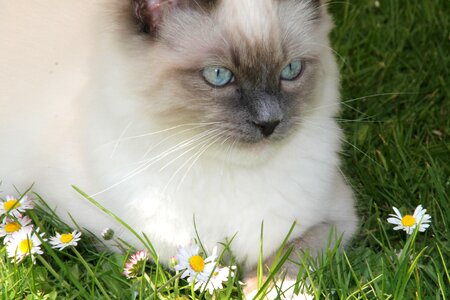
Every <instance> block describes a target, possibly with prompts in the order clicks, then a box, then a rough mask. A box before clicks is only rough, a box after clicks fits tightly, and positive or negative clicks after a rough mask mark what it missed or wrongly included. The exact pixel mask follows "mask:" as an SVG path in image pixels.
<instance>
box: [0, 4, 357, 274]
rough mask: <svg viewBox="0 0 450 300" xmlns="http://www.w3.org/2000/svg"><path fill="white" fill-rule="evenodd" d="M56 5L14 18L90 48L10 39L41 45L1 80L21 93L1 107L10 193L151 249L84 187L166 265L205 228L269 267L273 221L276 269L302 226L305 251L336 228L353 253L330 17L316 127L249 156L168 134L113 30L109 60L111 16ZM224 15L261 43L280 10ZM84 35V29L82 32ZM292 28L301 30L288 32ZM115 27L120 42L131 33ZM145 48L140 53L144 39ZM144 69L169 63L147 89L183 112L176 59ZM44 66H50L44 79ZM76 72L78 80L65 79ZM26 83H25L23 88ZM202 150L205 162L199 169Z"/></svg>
mask: <svg viewBox="0 0 450 300" xmlns="http://www.w3.org/2000/svg"><path fill="white" fill-rule="evenodd" d="M16 2H17V1H16ZM54 2H55V3H53V6H52V8H51V9H48V7H44V8H43V7H42V5H41V4H36V3H35V4H32V6H33V7H32V9H28V7H29V5H31V4H25V3H20V2H17V4H6V3H3V4H2V5H3V6H6V9H8V8H9V10H13V8H14V5H16V6H15V8H17V7H20V6H21V5H22V6H23V7H22V11H24V10H25V12H26V13H25V14H24V18H29V20H30V22H31V21H33V22H38V23H39V24H41V23H44V21H45V20H46V17H53V18H54V20H49V21H48V23H47V24H51V25H58V26H62V27H63V28H64V29H67V30H69V28H72V29H70V30H72V31H77V33H78V34H79V36H80V39H78V40H72V39H71V38H70V34H68V35H67V36H66V35H64V36H60V37H59V38H60V39H59V40H56V39H54V38H52V37H51V36H48V32H45V30H44V31H41V32H39V33H36V32H34V34H35V35H34V36H33V35H32V34H28V33H26V31H25V30H24V32H21V31H20V30H16V31H14V30H12V31H9V32H6V33H5V32H2V35H3V36H5V35H6V36H7V37H8V38H9V40H10V41H11V43H13V42H15V41H17V40H21V39H26V40H27V41H28V43H30V45H29V46H18V47H17V48H20V49H16V47H13V48H12V50H11V51H9V52H7V51H6V50H5V49H3V50H0V51H1V53H0V54H1V55H0V56H1V58H0V62H1V64H6V65H8V66H9V67H8V68H7V70H8V72H9V74H4V73H2V74H1V77H0V82H1V83H2V84H3V85H5V86H9V88H8V89H6V91H7V92H6V94H5V93H4V92H2V93H1V95H0V96H1V98H0V105H1V106H0V107H1V109H0V138H1V142H2V146H1V147H0V180H1V181H2V182H3V184H2V189H3V190H4V191H5V192H11V191H12V190H13V189H12V185H16V186H17V187H18V188H19V189H20V190H24V189H25V188H26V187H28V186H29V185H31V184H32V183H33V182H34V183H35V188H34V190H35V191H37V192H39V193H40V194H41V195H42V196H43V198H44V199H46V200H47V201H48V202H49V203H50V205H51V206H53V207H55V208H56V209H57V213H58V214H59V215H60V216H61V217H63V218H65V219H66V220H67V219H68V218H67V214H66V213H67V212H70V214H71V215H72V216H73V217H74V218H75V220H77V222H78V224H80V225H81V226H83V227H86V228H88V229H89V230H91V231H93V232H94V233H97V234H99V233H100V232H101V231H102V230H104V229H105V228H107V227H111V228H114V230H115V231H116V233H117V234H118V235H119V236H120V237H121V238H123V239H125V240H127V241H130V242H132V244H133V245H135V246H136V247H137V248H139V247H140V245H139V243H138V242H137V241H136V240H135V239H134V238H133V237H132V235H131V234H130V233H129V232H127V230H125V229H123V228H122V227H121V226H120V225H118V224H117V223H115V222H114V221H113V220H112V219H111V218H109V217H108V216H106V215H105V214H103V213H102V212H101V211H100V210H98V209H97V208H95V207H93V206H92V205H91V204H90V203H88V201H86V200H84V199H82V198H81V197H80V196H79V195H77V194H76V193H75V192H74V191H73V190H72V188H71V185H72V184H74V185H77V186H78V187H80V188H81V189H82V190H84V191H85V192H87V193H88V194H90V195H93V196H94V198H95V199H97V200H98V201H99V202H100V203H102V205H104V206H105V207H107V208H108V209H110V210H111V211H112V212H114V213H115V214H117V215H118V216H119V217H121V218H122V219H123V220H124V221H125V222H127V223H128V224H130V225H131V226H132V227H133V228H134V229H135V230H136V231H137V232H145V234H146V235H147V236H148V237H149V238H150V239H151V241H152V243H153V244H154V246H155V248H156V249H157V251H158V253H159V255H160V256H161V261H163V262H164V261H166V260H167V259H168V258H169V257H170V256H172V255H174V253H175V252H176V247H177V246H178V245H183V244H186V243H189V242H190V241H191V239H192V238H193V237H194V236H195V233H194V224H193V218H194V216H195V220H196V224H197V228H198V232H199V234H200V236H201V238H202V241H203V243H204V244H205V245H207V246H208V247H212V246H214V245H217V243H218V242H223V241H225V240H226V239H228V238H231V237H232V236H234V235H235V234H236V238H235V239H234V241H233V243H232V250H233V253H234V254H235V255H236V257H237V258H238V259H239V260H240V261H241V262H242V263H243V264H245V265H246V266H247V267H249V268H251V267H253V266H254V265H255V264H256V262H257V259H258V255H259V239H260V227H261V223H262V222H263V221H264V253H265V254H266V255H270V254H272V253H273V252H274V251H275V250H276V249H277V247H278V246H279V245H280V243H281V241H282V240H283V238H284V237H285V234H286V233H287V232H288V230H289V228H290V226H291V225H292V223H293V222H294V221H295V222H296V223H297V226H296V227H295V230H294V232H293V235H292V237H293V238H299V237H302V238H303V239H304V240H305V244H306V245H307V246H310V247H312V248H313V249H314V248H316V249H315V250H317V249H319V248H320V247H322V246H323V244H324V243H325V242H326V241H325V237H326V236H327V230H328V229H329V228H330V227H329V226H328V225H329V224H334V225H335V226H336V229H337V230H338V232H339V233H344V242H346V241H347V240H348V239H349V238H350V237H351V235H352V234H353V232H354V231H355V228H356V222H357V219H356V216H355V211H354V207H353V206H354V201H353V196H352V192H351V190H350V189H349V188H348V186H347V184H346V183H345V182H344V179H343V177H342V175H341V173H340V170H339V157H338V152H339V150H340V138H341V131H340V129H339V128H338V126H337V124H336V122H335V121H334V119H333V117H334V116H335V115H336V113H337V111H338V101H339V92H338V71H337V68H336V64H335V61H334V58H333V56H332V54H331V51H330V50H329V48H328V41H327V37H326V35H327V33H328V30H329V28H330V26H331V23H330V20H329V19H328V17H326V16H325V19H324V21H323V24H322V25H321V27H320V29H318V30H316V31H315V32H305V33H304V34H305V35H308V36H309V39H310V42H311V44H312V43H313V42H314V43H316V44H317V45H321V46H320V47H319V46H317V45H316V50H317V51H318V52H319V56H320V67H319V68H320V74H319V76H320V78H321V79H320V83H319V84H318V85H317V86H316V87H315V89H314V91H313V93H314V99H315V101H313V102H312V103H309V105H308V106H307V107H305V110H306V111H307V114H305V116H304V117H303V119H302V120H301V126H300V127H299V129H298V130H297V131H296V132H295V133H294V134H293V135H292V136H290V137H289V138H287V139H286V140H285V141H283V142H279V143H276V144H274V145H272V144H270V143H261V144H260V145H258V146H254V147H251V148H247V149H239V147H238V146H236V145H233V144H232V143H230V142H224V141H223V140H217V142H216V143H215V144H214V145H211V147H209V144H205V145H206V146H204V147H203V148H202V147H200V146H199V147H197V148H191V147H188V146H186V144H183V142H185V141H189V139H192V138H193V134H201V131H199V130H200V129H201V127H200V125H193V124H190V123H198V122H189V121H186V122H183V123H180V124H179V126H177V127H174V128H172V129H170V128H169V129H168V128H167V127H164V126H162V125H161V123H160V122H158V121H157V120H156V119H152V117H151V116H149V114H148V109H147V106H146V105H147V104H146V101H148V99H146V97H148V95H147V94H146V95H145V97H144V95H143V93H141V88H143V87H142V86H140V84H142V81H141V80H135V79H137V78H138V77H142V75H141V74H142V66H140V65H139V64H140V62H139V61H137V60H135V59H133V58H130V57H129V53H130V52H129V49H128V48H127V47H133V44H131V45H130V44H127V45H124V44H122V42H123V40H122V39H123V36H122V35H123V32H121V33H120V34H119V33H117V32H118V31H115V30H112V31H110V30H109V29H108V30H107V33H106V34H105V35H102V37H101V43H100V46H99V47H92V43H91V37H92V34H93V33H92V32H91V31H89V24H91V21H92V20H93V19H94V17H93V16H92V15H93V13H92V12H93V11H96V10H99V11H100V10H101V7H102V5H100V4H101V2H98V3H97V5H93V4H91V7H90V10H89V11H90V13H89V14H88V15H86V14H85V12H86V11H87V10H85V9H86V7H88V6H87V5H89V4H88V2H89V1H81V2H80V1H76V2H77V3H79V4H78V5H75V4H73V3H72V4H68V2H67V3H66V1H64V3H65V4H63V3H57V2H58V1H54ZM73 2H75V1H73ZM223 3H226V4H223V5H224V6H225V8H224V9H223V10H222V12H223V14H224V15H223V16H222V18H224V19H227V18H228V19H232V20H233V25H232V26H240V25H239V24H241V25H242V26H240V27H241V28H245V30H244V31H245V32H246V34H247V35H248V36H250V37H251V36H253V35H257V34H260V33H261V32H264V31H263V30H261V26H263V27H264V26H267V24H266V19H265V18H266V16H267V12H270V11H271V9H274V4H273V3H274V2H273V1H269V0H265V1H261V0H258V1H250V0H246V1H243V0H239V1H238V0H236V1H231V0H227V1H223ZM27 5H28V6H27ZM38 6H40V7H38ZM242 7H246V9H243V8H242ZM61 10H63V11H65V12H66V13H67V14H68V15H69V17H70V16H75V15H79V17H78V18H76V20H71V21H69V22H68V24H67V25H65V24H64V22H63V21H64V20H67V19H66V18H67V16H66V14H65V15H61V14H57V17H56V16H55V15H56V13H55V12H59V11H61ZM0 11H4V10H0ZM36 11H38V12H39V14H36ZM249 11H250V12H251V13H249V14H247V13H245V12H249ZM272 13H273V12H272ZM91 14H92V15H91ZM228 14H230V15H232V18H231V17H230V15H228ZM3 17H4V16H3V13H0V20H2V19H3V21H0V25H4V23H6V22H7V21H5V19H4V18H3ZM271 17H273V18H275V16H271ZM38 19H39V20H41V21H37V20H38ZM105 20H106V23H108V22H109V21H108V20H109V19H107V17H106V16H105V17H104V19H101V21H102V23H103V22H104V21H105ZM9 21H10V22H11V24H12V23H14V24H16V23H17V22H13V21H12V20H9ZM30 22H22V23H25V24H27V23H28V24H30ZM52 22H53V23H52ZM2 23H3V24H2ZM74 24H81V25H80V27H79V28H78V29H73V25H74ZM83 24H84V25H83ZM16 25H17V24H16ZM230 26H231V25H230ZM286 26H292V27H293V26H294V25H289V23H288V22H287V25H286ZM1 27H2V26H0V28H1ZM106 27H108V26H106ZM111 27H119V28H120V24H113V25H111ZM52 28H53V27H52ZM3 30H4V29H3ZM52 30H56V29H54V28H53V29H52ZM61 30H62V29H61ZM292 30H301V29H295V28H294V27H293V28H292ZM69 33H70V31H69ZM83 34H84V35H83ZM82 36H84V37H82ZM42 37H46V39H45V41H42V43H45V45H46V46H48V48H46V49H39V50H38V54H37V55H36V56H38V57H36V58H35V59H32V57H33V55H34V54H33V48H34V45H40V44H41V41H40V40H39V39H40V38H41V39H42ZM94 37H95V38H96V39H97V36H94ZM135 42H136V43H139V38H137V39H136V41H135ZM55 45H60V46H61V47H63V48H64V47H65V48H67V49H62V50H61V51H60V52H58V53H53V52H52V51H50V49H51V48H52V47H54V46H55ZM69 45H70V46H69ZM11 47H12V46H11ZM41 48H42V47H41ZM86 49H88V50H86ZM77 51H81V52H82V54H79V55H77V54H76V53H77ZM133 51H139V49H138V50H136V49H135V50H133ZM85 52H89V53H85ZM18 53H20V56H21V57H22V58H23V59H25V60H30V63H29V64H26V65H20V64H16V65H14V66H11V65H10V63H9V61H10V59H15V60H19V58H18V57H17V55H18ZM74 53H75V54H74ZM90 55H91V58H90V59H91V60H89V56H90ZM145 55H147V56H148V57H149V59H153V61H155V62H159V63H151V64H150V65H151V78H153V79H152V80H151V81H149V82H148V86H146V88H148V87H149V86H150V87H153V88H154V93H153V94H152V97H154V99H156V100H157V101H161V102H168V103H170V102H171V101H174V100H173V97H175V95H174V94H173V93H172V90H171V89H170V88H164V89H162V88H161V86H160V84H161V83H160V82H159V81H158V78H159V77H163V76H164V72H165V70H164V53H163V52H162V50H161V49H158V48H157V47H155V49H151V50H150V51H148V52H146V54H145ZM43 57H47V58H49V59H50V61H51V63H47V64H46V65H44V64H45V63H46V62H45V61H41V58H43ZM67 57H69V58H67ZM56 61H59V66H60V67H59V68H60V71H59V72H60V73H58V76H50V75H49V74H47V72H49V70H50V69H51V67H52V65H53V64H54V62H56ZM66 61H67V63H68V66H66V65H62V62H66ZM159 64H161V65H162V66H161V65H159ZM75 65H77V66H78V68H77V67H75ZM80 66H81V68H80ZM83 66H84V68H85V70H86V72H85V71H83ZM91 69H94V71H93V73H92V74H90V73H89V72H91ZM3 70H5V69H3ZM28 72H31V73H32V74H35V75H36V76H37V77H40V78H41V79H40V81H39V82H40V83H34V84H33V78H30V77H31V76H28V75H29V74H28V75H27V73H28ZM16 74H25V75H24V76H23V77H21V75H18V76H19V77H14V76H15V75H16ZM36 76H35V77H36ZM88 76H90V77H88ZM23 78H25V80H23ZM86 78H90V79H89V82H86ZM136 82H139V84H137V85H136ZM41 84H45V89H44V88H41V87H40V86H41ZM11 85H13V87H11ZM61 86H62V87H65V88H64V89H61V88H60V87H61ZM24 91H26V92H24ZM20 93H22V94H21V96H20V97H19V96H18V95H19V94H20ZM156 100H155V101H156ZM196 126H198V128H194V127H196ZM205 128H206V127H205ZM211 136H212V135H211ZM197 137H200V136H197ZM203 140H205V139H203ZM213 141H214V140H213V139H211V142H213ZM222 142H224V143H222ZM183 145H184V147H183ZM194 145H195V144H194V143H193V144H192V146H194ZM207 146H208V147H207ZM171 149H172V150H171ZM188 150H190V151H188ZM203 150H204V152H202V155H200V156H199V158H198V159H197V158H196V156H193V155H194V154H195V153H197V154H199V153H200V152H201V151H203ZM182 154H183V155H182ZM190 158H191V160H189V161H188V163H186V162H187V160H188V159H190ZM194 161H195V163H194V164H193V166H192V168H190V165H191V163H193V162H194ZM188 169H189V170H188ZM185 174H186V176H185ZM321 224H326V225H327V226H325V225H324V226H322V225H321ZM311 230H312V231H311Z"/></svg>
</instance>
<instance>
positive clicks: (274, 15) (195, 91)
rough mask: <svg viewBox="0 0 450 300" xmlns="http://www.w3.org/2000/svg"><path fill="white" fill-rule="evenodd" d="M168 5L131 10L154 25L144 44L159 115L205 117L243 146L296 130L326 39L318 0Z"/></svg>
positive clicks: (180, 119) (175, 119) (310, 98)
mask: <svg viewBox="0 0 450 300" xmlns="http://www.w3.org/2000/svg"><path fill="white" fill-rule="evenodd" d="M138 2H139V4H140V5H142V1H138ZM150 2H152V1H150ZM169 4H170V5H169V6H168V10H167V11H162V12H160V11H156V16H155V15H152V13H155V11H154V10H147V11H146V14H144V13H143V12H142V11H138V15H140V17H141V19H145V18H147V20H146V21H143V24H144V26H147V27H146V29H148V30H149V31H152V30H154V31H155V32H150V34H153V37H152V38H151V40H152V42H151V43H149V47H157V48H158V49H159V51H158V53H159V54H158V56H159V59H160V64H162V65H163V67H161V69H162V70H163V71H161V72H159V73H158V76H159V77H160V80H159V83H158V86H159V88H160V89H162V90H164V98H166V99H167V101H165V103H161V102H158V105H159V106H164V109H162V110H161V114H162V115H163V116H162V118H166V119H170V120H171V122H172V123H174V125H177V123H178V124H184V123H199V124H200V123H210V128H212V129H215V130H216V131H215V132H216V133H220V134H221V135H222V136H223V137H225V138H228V140H229V141H233V142H238V143H239V144H242V145H252V144H258V143H260V142H264V141H279V140H283V139H285V138H286V137H288V136H289V135H290V134H291V133H292V131H294V130H296V128H297V125H298V122H299V121H300V120H301V117H302V114H303V113H304V110H305V107H307V106H308V105H310V106H311V105H313V103H314V102H315V101H317V100H316V99H314V94H315V87H316V82H317V81H318V80H320V63H321V62H320V52H321V51H322V50H323V46H324V45H327V43H328V42H327V40H326V34H327V32H326V31H327V30H322V28H321V26H322V24H321V23H322V22H323V20H322V18H323V13H324V12H323V11H322V10H321V8H320V6H319V1H310V0H223V1H183V2H180V1H178V2H177V1H171V2H170V3H169ZM137 9H139V7H137ZM141 9H142V7H141ZM151 18H153V19H151ZM149 19H151V20H150V21H149ZM149 97H150V96H149ZM149 101H152V100H151V99H149Z"/></svg>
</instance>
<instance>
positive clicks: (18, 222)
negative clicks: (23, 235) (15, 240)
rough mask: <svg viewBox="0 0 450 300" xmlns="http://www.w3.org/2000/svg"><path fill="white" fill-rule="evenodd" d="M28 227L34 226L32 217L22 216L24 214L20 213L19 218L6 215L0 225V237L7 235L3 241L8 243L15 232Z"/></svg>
mask: <svg viewBox="0 0 450 300" xmlns="http://www.w3.org/2000/svg"><path fill="white" fill-rule="evenodd" d="M27 227H33V225H32V224H31V219H30V218H29V217H27V216H23V217H22V215H18V216H17V218H9V217H6V218H5V219H4V220H3V223H2V224H1V225H0V237H5V239H4V241H3V243H4V244H6V243H8V241H9V240H10V239H11V236H12V235H13V234H14V233H15V232H18V231H20V230H21V229H24V228H27Z"/></svg>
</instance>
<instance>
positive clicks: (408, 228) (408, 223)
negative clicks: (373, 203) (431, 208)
mask: <svg viewBox="0 0 450 300" xmlns="http://www.w3.org/2000/svg"><path fill="white" fill-rule="evenodd" d="M393 210H394V212H395V215H393V214H389V216H390V217H389V218H387V221H388V223H390V224H393V225H396V226H395V227H394V230H400V229H402V230H404V231H405V232H406V233H407V234H412V233H413V232H414V230H415V229H416V227H417V226H419V228H418V231H419V232H424V231H425V230H426V229H427V228H428V227H429V226H430V224H429V223H430V220H431V216H430V215H428V214H426V211H427V210H426V209H424V208H423V207H422V205H418V206H417V207H416V209H415V210H414V213H413V215H404V216H402V214H401V213H400V211H399V210H398V209H397V208H396V207H393Z"/></svg>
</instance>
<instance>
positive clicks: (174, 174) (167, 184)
mask: <svg viewBox="0 0 450 300" xmlns="http://www.w3.org/2000/svg"><path fill="white" fill-rule="evenodd" d="M221 134H222V133H220V132H219V133H218V134H215V135H213V136H209V137H208V138H207V140H206V141H203V142H202V143H201V144H197V145H195V146H194V147H192V148H191V149H190V150H193V149H195V148H196V147H198V146H201V147H200V150H199V151H201V149H203V147H204V146H205V145H207V144H208V143H209V142H210V141H211V140H213V139H215V138H216V137H217V136H220V135H221ZM197 153H198V151H197V152H196V153H194V154H193V155H192V156H191V157H190V158H188V159H187V160H186V161H185V162H184V163H183V164H182V165H181V166H180V167H179V168H178V169H177V170H176V171H175V172H174V173H173V174H172V176H171V177H170V178H169V180H168V182H167V183H166V185H165V186H164V189H163V193H164V192H165V191H166V189H167V188H168V186H169V185H170V183H171V182H172V180H173V179H174V178H175V177H176V175H177V174H178V173H179V172H180V171H181V170H182V169H183V167H184V166H186V164H188V163H189V161H190V160H191V159H192V158H193V157H195V156H196V154H197ZM177 189H178V188H177Z"/></svg>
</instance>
